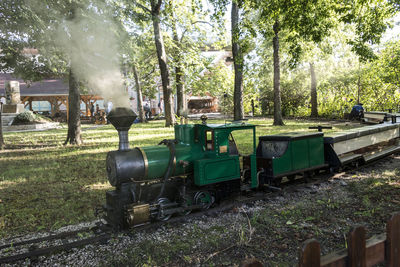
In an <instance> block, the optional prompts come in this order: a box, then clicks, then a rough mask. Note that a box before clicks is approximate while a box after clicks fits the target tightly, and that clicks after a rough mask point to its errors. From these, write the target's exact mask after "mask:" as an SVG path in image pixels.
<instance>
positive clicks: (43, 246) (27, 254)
mask: <svg viewBox="0 0 400 267" xmlns="http://www.w3.org/2000/svg"><path fill="white" fill-rule="evenodd" d="M376 162H378V161H375V162H374V163H369V164H366V165H363V166H362V167H365V166H368V165H372V164H375V163H376ZM362 167H357V168H352V169H351V170H349V171H351V172H354V171H355V170H358V169H359V168H362ZM346 174H347V171H343V172H340V173H336V174H330V173H328V172H324V173H320V174H318V175H316V176H314V177H309V176H308V177H307V175H306V176H304V178H300V179H295V180H292V181H289V180H288V181H284V182H282V183H281V185H282V189H280V188H276V187H270V188H269V189H268V188H267V187H266V190H265V191H258V192H253V193H249V194H248V195H240V196H236V197H235V198H234V199H230V200H226V201H223V202H222V203H220V205H218V206H217V207H214V208H210V209H207V210H203V211H198V212H194V213H191V214H189V215H187V216H179V217H172V218H171V219H170V220H168V221H166V222H164V221H159V222H153V223H149V224H144V225H139V226H136V227H134V228H132V229H131V230H130V231H125V232H124V233H125V234H128V235H129V234H131V233H132V231H135V232H136V231H142V230H147V229H153V228H159V227H160V226H162V225H165V224H172V225H173V224H178V223H181V222H182V221H186V220H191V219H195V218H198V217H201V216H204V215H206V216H213V215H216V214H218V213H220V212H225V211H228V210H232V209H233V208H235V207H239V206H241V205H244V204H247V203H251V202H255V201H257V200H263V199H266V198H268V197H273V196H276V195H279V194H282V193H284V192H293V191H296V190H298V189H300V188H304V187H305V186H312V185H318V184H320V183H322V182H325V181H327V180H329V179H334V178H340V177H341V176H344V175H346ZM115 236H116V235H115V233H114V232H113V231H112V229H110V227H108V226H107V225H106V224H103V223H101V222H98V223H97V225H95V226H91V227H85V228H82V229H80V230H74V231H66V232H61V233H58V234H53V235H48V236H44V237H39V238H34V239H27V240H21V241H16V242H12V241H10V242H9V243H7V244H4V245H0V265H1V264H7V263H16V262H18V261H21V260H25V259H28V258H29V259H32V260H34V259H35V258H38V257H40V256H46V255H50V254H55V253H57V252H60V251H68V250H71V249H73V248H78V247H83V246H85V245H89V244H99V243H106V242H107V241H108V240H110V239H111V238H113V237H115Z"/></svg>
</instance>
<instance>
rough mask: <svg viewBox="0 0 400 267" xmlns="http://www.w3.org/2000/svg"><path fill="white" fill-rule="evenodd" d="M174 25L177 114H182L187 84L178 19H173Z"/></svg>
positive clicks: (184, 106)
mask: <svg viewBox="0 0 400 267" xmlns="http://www.w3.org/2000/svg"><path fill="white" fill-rule="evenodd" d="M172 27H173V39H174V42H175V46H176V49H175V64H176V67H175V82H176V105H177V107H176V114H177V115H178V116H182V114H183V111H184V110H185V109H186V105H185V102H184V101H185V100H184V95H185V84H184V81H183V77H184V76H183V69H182V64H181V51H180V49H181V46H180V41H179V36H178V31H177V29H176V21H175V20H173V21H172Z"/></svg>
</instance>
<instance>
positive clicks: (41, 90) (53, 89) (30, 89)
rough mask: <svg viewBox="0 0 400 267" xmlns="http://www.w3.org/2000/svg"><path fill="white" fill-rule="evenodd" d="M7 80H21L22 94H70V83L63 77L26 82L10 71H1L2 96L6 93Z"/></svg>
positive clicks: (0, 93)
mask: <svg viewBox="0 0 400 267" xmlns="http://www.w3.org/2000/svg"><path fill="white" fill-rule="evenodd" d="M7 81H19V88H20V92H21V96H57V95H68V83H66V82H65V81H63V80H62V79H48V80H43V81H40V82H32V83H29V84H28V83H26V82H25V81H24V80H21V79H17V78H15V77H14V76H13V75H12V74H10V73H0V96H4V95H5V84H6V82H7Z"/></svg>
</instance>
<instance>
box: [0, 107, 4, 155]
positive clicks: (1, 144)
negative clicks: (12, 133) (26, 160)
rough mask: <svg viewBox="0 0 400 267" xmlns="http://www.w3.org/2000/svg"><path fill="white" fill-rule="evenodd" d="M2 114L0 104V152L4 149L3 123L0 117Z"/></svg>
mask: <svg viewBox="0 0 400 267" xmlns="http://www.w3.org/2000/svg"><path fill="white" fill-rule="evenodd" d="M2 114H3V104H2V103H0V150H3V148H4V138H3V121H2V119H1V116H2Z"/></svg>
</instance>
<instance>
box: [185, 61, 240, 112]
mask: <svg viewBox="0 0 400 267" xmlns="http://www.w3.org/2000/svg"><path fill="white" fill-rule="evenodd" d="M209 63H210V64H209V65H208V66H207V68H206V69H201V68H198V72H197V75H194V76H193V77H192V78H193V80H190V83H189V84H188V87H189V88H190V89H191V91H192V94H193V95H200V96H204V95H206V94H210V95H212V96H215V97H218V99H219V106H220V108H221V111H222V112H223V113H231V112H232V111H233V80H234V73H233V71H232V69H230V68H229V67H227V66H226V65H225V64H224V63H223V62H220V63H219V64H217V65H212V64H211V62H209Z"/></svg>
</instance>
